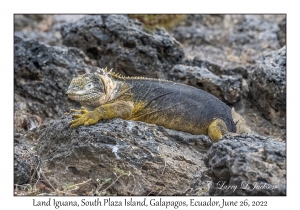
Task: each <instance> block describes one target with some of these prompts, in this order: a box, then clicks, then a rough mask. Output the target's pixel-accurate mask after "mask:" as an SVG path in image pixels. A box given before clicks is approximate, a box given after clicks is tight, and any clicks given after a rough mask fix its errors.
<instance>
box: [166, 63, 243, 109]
mask: <svg viewBox="0 0 300 210" xmlns="http://www.w3.org/2000/svg"><path fill="white" fill-rule="evenodd" d="M169 78H170V79H171V80H173V81H176V82H180V83H184V84H188V85H191V86H194V87H197V88H200V89H203V90H205V91H207V92H209V93H211V94H212V95H214V96H216V97H217V98H219V99H221V100H223V101H225V102H227V103H230V104H233V103H235V102H237V101H238V100H239V99H240V98H241V95H242V76H239V75H236V76H233V75H232V76H228V75H220V76H218V75H215V74H214V73H212V72H211V71H209V70H208V69H207V68H206V66H202V67H197V66H185V65H175V66H174V67H173V68H172V69H171V71H170V72H169Z"/></svg>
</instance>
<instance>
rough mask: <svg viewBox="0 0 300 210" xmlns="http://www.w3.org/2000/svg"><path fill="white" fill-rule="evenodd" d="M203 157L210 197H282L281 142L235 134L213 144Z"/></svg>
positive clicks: (283, 164) (283, 163)
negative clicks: (206, 159)
mask: <svg viewBox="0 0 300 210" xmlns="http://www.w3.org/2000/svg"><path fill="white" fill-rule="evenodd" d="M207 155H208V158H209V171H210V176H211V177H212V179H213V182H214V186H213V187H212V190H211V192H210V194H213V195H286V144H285V143H283V142H278V141H275V140H273V139H271V138H268V137H262V136H254V135H246V134H245V135H237V136H233V137H227V139H226V138H223V140H221V141H219V142H218V143H214V144H213V145H212V147H211V148H210V149H209V151H208V152H207ZM230 186H231V187H230ZM234 186H237V188H236V189H235V190H234V189H233V188H232V187H234ZM226 187H229V188H226Z"/></svg>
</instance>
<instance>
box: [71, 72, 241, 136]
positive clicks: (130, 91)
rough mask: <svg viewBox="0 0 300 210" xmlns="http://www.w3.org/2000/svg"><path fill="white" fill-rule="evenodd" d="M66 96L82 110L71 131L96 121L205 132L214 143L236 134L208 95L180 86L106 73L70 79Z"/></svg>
mask: <svg viewBox="0 0 300 210" xmlns="http://www.w3.org/2000/svg"><path fill="white" fill-rule="evenodd" d="M67 94H68V97H69V98H70V99H72V100H75V101H78V102H80V103H81V105H82V106H83V107H82V108H81V110H72V111H74V112H77V111H80V112H81V114H74V115H73V117H74V118H75V119H74V120H72V121H71V122H70V125H71V128H75V127H77V126H80V125H85V126H87V125H92V124H95V123H97V122H98V121H99V120H105V119H112V118H122V119H125V120H137V121H143V122H147V123H152V124H156V125H160V126H163V127H166V128H171V129H175V130H180V131H185V132H189V133H191V134H205V135H208V136H209V137H210V138H211V139H212V140H213V141H218V140H219V139H220V138H222V136H223V135H224V134H226V133H228V132H233V133H235V132H236V125H235V123H234V121H233V118H232V116H233V114H237V113H235V112H234V110H231V108H230V107H228V106H227V105H226V104H225V103H223V102H222V101H220V100H219V99H217V98H216V97H214V96H213V95H211V94H209V93H207V92H205V91H203V90H200V89H197V88H194V87H191V86H187V85H183V84H179V83H175V82H171V81H166V80H159V79H149V78H137V77H122V76H120V75H117V74H115V73H113V72H111V71H110V72H108V71H107V70H106V69H100V70H99V71H98V72H97V73H90V74H83V75H81V76H78V77H76V78H74V79H73V80H72V82H71V84H70V86H69V88H68V91H67Z"/></svg>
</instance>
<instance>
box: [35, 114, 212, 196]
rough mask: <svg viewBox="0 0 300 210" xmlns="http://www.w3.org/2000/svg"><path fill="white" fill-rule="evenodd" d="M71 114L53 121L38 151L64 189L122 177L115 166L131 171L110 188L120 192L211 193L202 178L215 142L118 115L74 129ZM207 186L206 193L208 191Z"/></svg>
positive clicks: (82, 189) (81, 191) (89, 188)
mask: <svg viewBox="0 0 300 210" xmlns="http://www.w3.org/2000/svg"><path fill="white" fill-rule="evenodd" d="M70 120H71V116H68V117H66V118H63V119H62V120H55V121H53V122H52V123H50V124H48V125H47V126H46V128H45V130H44V131H43V132H42V134H41V135H40V137H39V139H38V142H39V148H38V154H39V156H40V158H41V162H43V163H44V164H43V171H51V172H47V173H46V176H47V177H50V179H51V182H52V185H54V186H55V187H57V188H58V189H60V188H61V187H62V186H63V185H65V184H67V183H70V182H73V183H80V182H83V181H87V180H88V179H92V181H91V182H89V183H87V184H85V185H84V186H82V187H80V189H79V191H78V192H77V193H78V194H80V195H85V194H86V193H88V192H91V191H92V190H95V189H96V183H97V182H96V180H97V179H99V180H101V182H102V181H104V180H106V179H108V178H112V180H111V181H110V182H109V183H107V184H106V185H105V186H104V187H103V188H102V190H103V189H105V187H107V186H109V184H111V183H112V182H113V180H115V179H116V176H115V175H114V173H115V170H114V168H118V169H120V170H123V171H124V172H126V173H129V172H130V174H131V175H130V176H122V177H121V178H120V179H119V180H118V181H117V182H116V183H114V184H113V185H112V186H111V187H110V188H109V189H108V190H109V191H110V193H111V194H116V195H148V194H150V195H158V194H160V195H186V193H190V194H194V195H198V194H207V193H206V191H208V189H207V184H206V183H205V182H202V179H203V172H204V171H206V170H207V167H206V166H205V163H204V158H205V154H206V151H207V149H208V148H209V146H210V145H211V144H212V142H211V140H210V139H209V138H208V137H207V136H204V135H191V134H188V133H184V132H179V131H174V130H168V129H165V128H163V127H160V126H156V125H152V124H146V123H143V122H135V121H125V120H122V119H118V118H117V119H113V120H109V121H103V122H100V123H97V124H95V125H92V126H87V127H85V126H80V127H78V128H76V129H71V128H70V126H69V122H70ZM205 190H206V191H205Z"/></svg>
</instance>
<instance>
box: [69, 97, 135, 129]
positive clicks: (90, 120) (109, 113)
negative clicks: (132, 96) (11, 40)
mask: <svg viewBox="0 0 300 210" xmlns="http://www.w3.org/2000/svg"><path fill="white" fill-rule="evenodd" d="M132 110H133V104H132V102H128V101H117V102H114V103H109V104H104V105H101V106H99V107H97V108H96V109H94V110H93V111H87V110H86V109H85V108H84V107H83V108H81V114H74V115H73V117H74V118H76V119H75V120H72V121H71V122H70V125H71V128H76V127H78V126H80V125H85V126H87V125H93V124H96V123H97V122H98V121H99V120H106V119H113V118H118V117H119V118H122V119H127V118H129V117H130V115H131V113H132ZM74 111H77V110H74Z"/></svg>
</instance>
